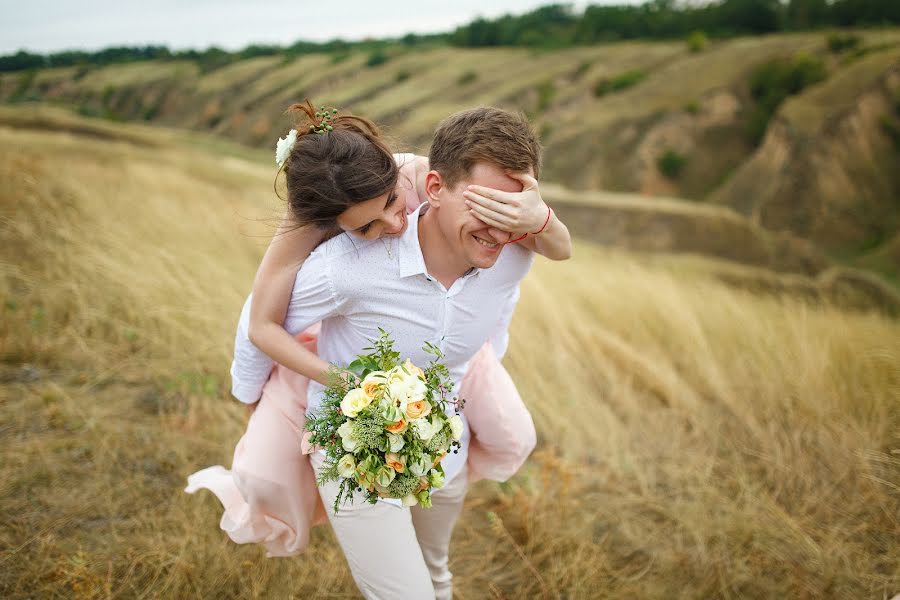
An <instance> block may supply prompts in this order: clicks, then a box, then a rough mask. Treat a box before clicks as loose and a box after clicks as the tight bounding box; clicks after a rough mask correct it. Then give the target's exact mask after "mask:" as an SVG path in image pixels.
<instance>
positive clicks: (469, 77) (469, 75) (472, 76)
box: [456, 71, 478, 85]
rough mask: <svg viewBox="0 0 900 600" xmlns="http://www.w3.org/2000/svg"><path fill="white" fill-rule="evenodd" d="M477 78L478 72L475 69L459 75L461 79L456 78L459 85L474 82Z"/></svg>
mask: <svg viewBox="0 0 900 600" xmlns="http://www.w3.org/2000/svg"><path fill="white" fill-rule="evenodd" d="M476 79H478V73H476V72H475V71H466V72H465V73H463V74H462V75H460V76H459V79H457V80H456V83H457V84H459V85H467V84H470V83H472V82H474V81H475V80H476Z"/></svg>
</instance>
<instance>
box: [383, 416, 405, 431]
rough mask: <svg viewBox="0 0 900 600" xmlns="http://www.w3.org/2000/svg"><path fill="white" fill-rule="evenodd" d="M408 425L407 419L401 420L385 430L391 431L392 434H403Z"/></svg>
mask: <svg viewBox="0 0 900 600" xmlns="http://www.w3.org/2000/svg"><path fill="white" fill-rule="evenodd" d="M406 425H407V421H406V419H400V420H399V421H395V422H394V423H391V424H390V425H388V426H387V427H385V429H386V430H388V431H390V432H391V433H403V432H404V431H406Z"/></svg>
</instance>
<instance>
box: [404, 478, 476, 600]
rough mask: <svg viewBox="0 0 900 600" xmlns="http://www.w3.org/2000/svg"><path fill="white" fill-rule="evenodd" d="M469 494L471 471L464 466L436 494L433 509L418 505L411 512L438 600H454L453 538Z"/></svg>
mask: <svg viewBox="0 0 900 600" xmlns="http://www.w3.org/2000/svg"><path fill="white" fill-rule="evenodd" d="M467 490H468V469H467V468H466V466H465V465H463V468H462V470H460V471H459V473H457V474H456V476H455V477H454V478H453V479H452V480H451V481H450V482H449V483H448V484H447V485H446V486H445V487H443V488H441V489H439V490H436V491H434V492H432V494H431V508H423V507H422V506H420V505H418V504H417V505H415V506H413V507H412V508H411V509H410V510H411V512H412V520H413V525H415V528H416V537H417V539H418V540H419V547H420V548H421V549H422V555H423V556H424V557H425V564H426V565H428V571H429V572H430V574H431V583H432V585H433V586H434V594H435V598H436V600H452V598H453V574H452V573H451V572H450V568H449V551H450V537H451V536H452V534H453V527H454V525H456V521H457V519H458V518H459V515H460V513H461V512H462V507H463V501H464V500H465V498H466V491H467Z"/></svg>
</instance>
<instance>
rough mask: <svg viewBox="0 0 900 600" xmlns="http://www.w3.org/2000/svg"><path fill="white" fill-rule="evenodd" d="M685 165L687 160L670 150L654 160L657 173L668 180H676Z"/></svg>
mask: <svg viewBox="0 0 900 600" xmlns="http://www.w3.org/2000/svg"><path fill="white" fill-rule="evenodd" d="M685 164H687V158H685V157H684V156H683V155H681V154H679V153H678V152H676V151H675V150H672V149H668V150H666V151H665V152H663V153H662V154H661V155H660V156H659V157H658V158H657V159H656V167H657V168H658V169H659V172H660V173H662V174H663V175H665V176H666V177H668V178H669V179H677V178H678V176H679V175H681V172H682V171H683V170H684V166H685Z"/></svg>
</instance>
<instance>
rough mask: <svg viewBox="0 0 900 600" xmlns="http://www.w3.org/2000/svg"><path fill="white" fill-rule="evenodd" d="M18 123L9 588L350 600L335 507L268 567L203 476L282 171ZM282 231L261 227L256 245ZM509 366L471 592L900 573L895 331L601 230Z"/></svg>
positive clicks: (793, 585)
mask: <svg viewBox="0 0 900 600" xmlns="http://www.w3.org/2000/svg"><path fill="white" fill-rule="evenodd" d="M156 142H157V145H156V146H153V147H149V146H141V145H135V144H132V143H129V142H127V141H124V140H120V141H115V140H109V139H96V138H89V137H83V136H76V135H72V134H69V133H48V132H43V131H24V130H17V129H11V128H0V211H2V212H0V219H2V220H0V223H2V227H0V242H2V255H0V256H2V258H0V302H2V304H0V310H2V311H3V319H2V321H0V354H2V366H0V369H2V370H0V377H2V381H3V383H2V386H0V410H2V415H3V418H2V427H0V437H2V441H3V457H2V461H0V482H2V484H0V514H2V520H0V592H2V595H3V596H4V597H11V598H24V597H43V598H73V597H75V598H111V597H115V598H131V597H144V598H148V597H154V598H155V597H161V598H193V597H203V598H210V597H212V598H238V597H240V598H247V597H250V598H255V597H266V598H288V597H292V596H293V597H315V598H326V597H327V598H351V597H357V593H356V590H355V587H354V585H353V582H352V579H351V577H350V574H349V571H348V569H347V567H346V563H345V562H344V559H343V557H342V555H341V553H340V550H339V548H338V546H337V544H336V542H335V540H334V538H333V536H332V534H331V532H330V530H329V529H327V528H318V529H317V530H316V531H315V535H314V540H313V552H315V555H316V562H315V564H314V565H313V564H311V563H308V562H307V561H306V560H304V557H299V558H295V559H270V560H266V559H264V552H263V551H262V550H261V549H260V548H255V547H241V546H237V545H235V544H233V543H231V542H230V541H228V539H227V537H226V536H225V534H224V533H222V532H221V531H219V530H218V527H217V523H218V516H219V515H220V507H219V506H218V504H217V502H216V500H215V499H214V498H213V497H212V496H211V495H205V496H200V497H195V496H188V495H186V494H184V493H182V491H181V490H182V487H183V485H184V482H185V476H186V475H187V474H188V473H190V472H192V471H194V470H196V469H197V468H199V467H203V466H206V465H209V464H215V463H221V464H229V462H230V457H231V453H232V451H233V445H234V443H235V442H236V440H237V439H238V437H239V435H240V434H241V432H242V431H243V427H244V416H243V410H242V408H241V407H240V406H239V405H238V404H237V403H236V402H234V401H233V400H229V398H228V395H227V391H226V390H227V383H228V380H227V373H228V364H229V360H230V351H231V340H232V335H233V325H234V322H235V320H236V317H237V314H238V309H239V306H240V304H241V302H242V300H243V298H244V296H245V294H246V293H247V291H249V288H250V284H251V281H252V275H253V273H254V271H255V267H256V264H257V261H258V259H259V257H260V255H261V253H262V251H263V249H264V247H265V244H266V243H267V239H266V238H265V237H264V236H265V234H266V232H267V231H269V230H270V227H271V225H267V224H266V223H265V222H259V221H256V220H255V219H258V218H265V217H269V216H272V215H273V214H277V213H275V210H276V209H277V204H276V203H275V202H273V201H269V200H267V199H268V198H271V197H272V196H271V193H270V192H269V191H267V190H270V185H271V175H272V171H273V169H272V167H271V166H270V165H269V164H268V161H269V160H270V159H269V157H266V162H265V163H262V164H257V163H255V162H252V161H248V160H247V159H245V158H237V157H235V156H233V155H232V156H223V155H219V154H214V153H210V152H202V151H200V150H199V148H200V147H201V144H200V143H199V142H196V143H191V144H188V145H185V144H182V143H176V140H175V139H174V138H172V137H169V136H164V135H160V136H159V138H158V139H157V140H156ZM256 236H259V237H256ZM506 364H507V366H508V368H509V369H510V371H511V372H512V374H513V376H514V378H515V379H516V381H517V383H518V384H519V386H520V389H521V390H522V393H523V395H524V396H525V398H526V401H527V402H528V404H529V406H530V408H531V410H532V412H533V415H534V417H535V422H536V424H537V428H538V432H539V448H538V450H537V451H536V452H535V454H534V456H533V458H532V460H530V461H529V463H528V464H527V465H526V467H525V468H524V469H523V471H522V472H520V473H519V474H518V475H517V476H516V477H515V478H514V479H513V480H512V481H510V482H508V483H506V484H502V485H500V484H496V483H491V482H483V483H479V484H477V485H476V486H474V487H473V488H472V490H470V493H469V496H468V498H467V503H466V507H465V510H464V514H463V516H462V518H461V520H460V524H459V526H458V528H457V530H456V535H455V537H454V540H453V543H452V547H451V563H452V565H451V566H452V569H453V571H454V573H455V576H456V579H455V581H456V582H457V584H456V592H457V597H458V598H461V599H474V598H485V597H493V598H596V597H639V598H671V597H673V596H675V597H683V598H779V597H791V598H823V597H835V598H882V597H891V595H892V594H895V593H897V592H898V591H900V567H898V561H897V556H898V555H900V542H898V540H900V512H898V507H900V437H898V436H900V402H898V399H900V324H898V323H897V322H896V321H891V320H888V319H885V318H883V317H880V316H878V315H876V314H859V313H843V312H840V311H839V310H837V309H834V308H830V307H828V306H820V307H812V306H809V305H806V304H804V303H802V302H800V301H798V300H790V299H787V298H785V299H777V298H760V297H756V296H753V295H750V294H747V293H743V292H740V291H736V290H732V289H729V288H728V287H726V286H724V285H722V284H721V283H718V282H716V281H715V280H714V279H713V277H712V276H710V275H708V274H706V273H704V271H703V270H702V269H699V268H696V267H692V268H685V269H680V268H679V263H678V261H677V260H675V259H672V260H671V261H669V262H667V263H665V264H662V263H661V264H654V263H652V262H648V261H645V260H641V259H638V258H636V257H633V256H630V255H627V254H623V253H618V252H613V251H607V250H602V249H599V248H597V247H593V246H590V245H588V244H583V243H579V244H578V245H577V247H576V251H575V258H574V259H572V260H571V261H569V262H566V263H562V264H552V263H549V262H547V261H544V260H539V261H538V262H537V263H536V265H535V268H534V270H533V272H532V273H531V274H530V275H529V277H528V278H527V280H526V281H525V283H524V284H523V294H522V300H521V303H520V306H519V308H518V310H517V312H516V316H515V318H514V320H513V325H512V340H511V345H510V350H509V353H508V356H507V359H506Z"/></svg>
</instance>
